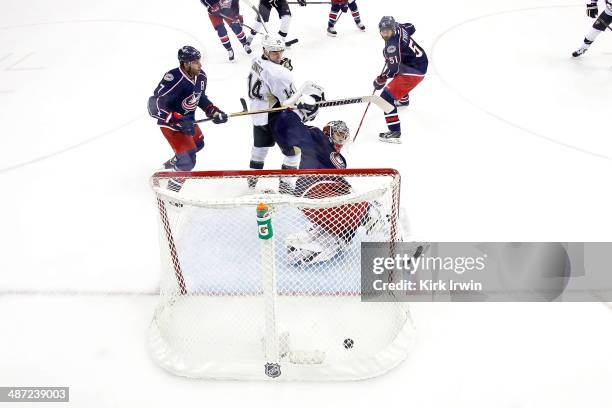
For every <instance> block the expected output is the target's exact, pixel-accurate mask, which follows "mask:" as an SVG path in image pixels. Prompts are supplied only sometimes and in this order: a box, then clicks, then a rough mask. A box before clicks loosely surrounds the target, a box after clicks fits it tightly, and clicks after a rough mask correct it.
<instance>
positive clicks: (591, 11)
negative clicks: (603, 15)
mask: <svg viewBox="0 0 612 408" xmlns="http://www.w3.org/2000/svg"><path fill="white" fill-rule="evenodd" d="M586 11H587V16H589V17H591V18H597V16H598V15H599V10H598V9H597V2H596V1H592V2H591V4H587V10H586Z"/></svg>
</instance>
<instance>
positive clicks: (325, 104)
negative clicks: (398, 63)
mask: <svg viewBox="0 0 612 408" xmlns="http://www.w3.org/2000/svg"><path fill="white" fill-rule="evenodd" d="M366 102H367V103H368V104H371V103H373V104H374V105H376V106H378V107H379V108H380V109H382V110H383V111H384V112H390V111H392V110H393V108H394V106H393V105H391V104H390V103H389V102H387V101H385V100H384V99H383V98H381V97H380V96H378V95H366V96H356V97H354V98H345V99H334V100H331V101H321V102H317V104H316V105H317V106H318V107H319V108H329V107H331V106H343V105H352V104H354V103H366ZM243 107H244V105H243ZM295 108H296V106H295V105H291V106H280V107H278V108H269V109H259V110H255V111H242V112H236V113H233V114H232V115H231V116H245V115H257V114H259V113H268V112H280V111H283V110H285V109H295Z"/></svg>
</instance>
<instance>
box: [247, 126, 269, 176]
mask: <svg viewBox="0 0 612 408" xmlns="http://www.w3.org/2000/svg"><path fill="white" fill-rule="evenodd" d="M272 146H274V138H273V137H272V132H271V131H270V129H269V127H268V126H253V148H252V149H251V162H250V163H249V168H250V169H251V170H262V169H263V168H264V163H265V161H266V156H267V155H268V151H269V150H270V148H271V147H272ZM247 182H248V183H249V188H255V186H256V185H257V179H256V178H254V177H253V178H248V179H247Z"/></svg>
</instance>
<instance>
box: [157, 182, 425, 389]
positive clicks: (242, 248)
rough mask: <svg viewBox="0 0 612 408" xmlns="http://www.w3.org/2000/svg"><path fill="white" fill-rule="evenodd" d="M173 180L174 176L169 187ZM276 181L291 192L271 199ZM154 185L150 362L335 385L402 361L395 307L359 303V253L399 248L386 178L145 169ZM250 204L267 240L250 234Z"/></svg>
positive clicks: (402, 322) (189, 370) (401, 321)
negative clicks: (376, 245)
mask: <svg viewBox="0 0 612 408" xmlns="http://www.w3.org/2000/svg"><path fill="white" fill-rule="evenodd" d="M253 177H254V178H253ZM171 178H172V179H174V180H180V181H181V182H183V181H184V183H183V186H182V189H181V190H180V191H179V192H175V191H172V190H171V189H168V181H169V180H170V179H171ZM248 179H251V180H254V179H256V180H257V185H256V187H255V188H254V189H253V188H249V187H248V185H247V180H248ZM281 180H282V181H283V183H286V184H284V185H285V186H287V185H289V187H290V191H286V190H282V188H281V191H283V194H281V193H279V182H280V181H281ZM152 185H153V189H154V191H155V194H156V198H157V204H158V208H159V214H160V221H161V223H160V224H161V228H160V244H161V258H162V274H161V287H160V302H159V304H158V306H157V308H156V311H155V315H154V318H153V322H152V323H151V328H150V344H151V351H152V354H153V357H154V359H155V360H156V362H157V363H158V364H160V365H161V366H162V367H164V368H166V369H168V370H170V371H171V372H174V373H176V374H179V375H184V376H189V377H198V378H234V379H271V378H277V379H306V380H325V379H333V380H342V379H358V378H367V377H372V376H375V375H379V374H381V373H384V372H386V371H387V370H389V369H390V368H392V367H394V366H395V365H397V364H399V362H401V361H402V360H403V359H404V358H405V357H406V355H407V352H408V348H409V345H410V343H411V340H412V338H413V327H412V321H411V319H410V315H409V312H408V308H407V306H406V305H405V304H403V303H372V302H362V301H361V297H360V295H361V290H360V286H361V275H360V272H361V262H360V244H361V243H362V242H386V243H389V248H390V252H391V251H392V247H393V244H392V242H394V241H398V240H400V231H399V228H398V225H399V187H400V178H399V174H397V172H395V171H393V170H335V171H332V170H325V171H296V172H287V171H276V172H274V171H272V172H265V171H260V172H198V173H157V174H155V175H154V176H153V178H152ZM259 203H264V204H266V205H267V212H266V214H265V216H267V217H269V218H270V219H271V225H272V238H270V239H261V238H260V237H259V235H258V233H259V232H261V230H258V218H257V211H256V209H257V206H258V204H259ZM260 215H261V214H260ZM259 220H260V221H262V222H263V221H264V219H259ZM263 231H264V232H268V233H269V231H268V230H266V229H265V228H264V230H263Z"/></svg>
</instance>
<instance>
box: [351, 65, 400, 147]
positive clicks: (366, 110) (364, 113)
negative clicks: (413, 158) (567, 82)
mask: <svg viewBox="0 0 612 408" xmlns="http://www.w3.org/2000/svg"><path fill="white" fill-rule="evenodd" d="M385 69H387V63H386V62H385V65H384V66H383V69H382V71H380V75H382V74H383V73H384V72H385ZM375 93H376V88H374V90H373V91H372V95H374V94H375ZM381 99H382V98H381ZM383 100H384V99H383ZM385 102H386V101H385ZM389 105H391V104H389ZM368 109H370V104H369V103H368V106H366V108H365V111H363V116H362V117H361V122H359V127H357V131H356V132H355V136H354V137H353V142H354V141H355V140H356V139H357V135H358V134H359V131H360V130H361V126H362V125H363V120H364V119H365V117H366V114H367V113H368ZM383 110H384V109H383ZM391 110H393V109H391ZM389 112H390V111H389ZM389 112H387V111H385V113H389Z"/></svg>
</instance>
